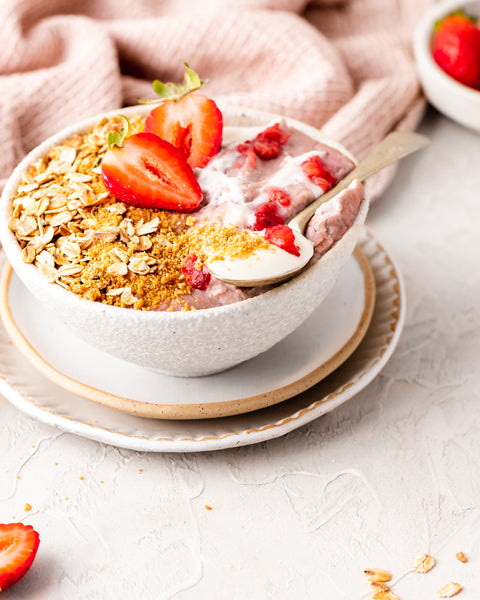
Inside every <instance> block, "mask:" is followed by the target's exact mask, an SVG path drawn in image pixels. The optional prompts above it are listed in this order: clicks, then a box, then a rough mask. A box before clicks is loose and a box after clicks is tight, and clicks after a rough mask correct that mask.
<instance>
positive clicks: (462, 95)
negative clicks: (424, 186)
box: [414, 0, 480, 131]
mask: <svg viewBox="0 0 480 600" xmlns="http://www.w3.org/2000/svg"><path fill="white" fill-rule="evenodd" d="M458 9H464V10H465V12H467V13H468V14H471V15H474V16H477V17H479V20H480V0H475V1H472V0H470V1H468V0H467V1H464V2H459V0H446V1H444V2H440V3H438V4H435V5H434V6H433V8H431V9H430V10H429V11H427V12H426V13H425V15H424V16H423V17H422V19H421V20H420V21H419V23H418V25H417V27H416V30H415V36H414V52H415V61H416V65H417V71H418V76H419V78H420V81H421V82H422V85H423V89H424V91H425V95H426V96H427V98H428V100H429V101H430V103H431V104H432V105H433V106H435V108H437V109H438V110H439V111H440V112H442V113H443V114H444V115H446V116H447V117H450V118H451V119H453V120H454V121H456V122H457V123H460V124H461V125H465V126H466V127H470V128H472V129H475V130H477V131H480V91H478V90H474V89H472V88H470V87H468V86H466V85H463V84H462V83H459V82H458V81H456V80H455V79H453V77H450V75H447V73H445V71H443V70H442V69H441V68H440V67H439V66H438V65H437V63H436V62H435V61H434V60H433V57H432V53H431V43H432V38H433V28H434V25H435V21H437V20H438V19H442V18H443V17H445V16H446V15H448V14H449V13H451V12H452V11H454V10H458Z"/></svg>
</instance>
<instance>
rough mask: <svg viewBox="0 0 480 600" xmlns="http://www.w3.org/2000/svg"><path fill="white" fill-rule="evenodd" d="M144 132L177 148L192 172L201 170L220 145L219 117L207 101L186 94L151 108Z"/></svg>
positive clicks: (207, 99) (221, 125)
mask: <svg viewBox="0 0 480 600" xmlns="http://www.w3.org/2000/svg"><path fill="white" fill-rule="evenodd" d="M145 131H146V132H148V133H154V134H156V135H158V136H159V137H161V138H162V139H164V140H166V141H167V142H170V143H171V144H173V145H174V146H175V147H176V148H178V150H180V152H182V154H183V155H184V156H185V158H186V160H187V162H188V164H189V165H190V166H191V167H192V169H195V168H203V167H205V166H206V165H207V163H208V162H209V161H210V159H211V158H212V157H213V156H215V154H217V152H218V151H219V150H220V147H221V145H222V132H223V116H222V113H221V112H220V110H219V108H218V107H217V105H216V104H215V102H214V101H213V100H211V99H210V98H207V97H206V96H202V95H201V94H189V95H187V96H183V97H182V98H180V99H179V100H171V101H168V102H163V103H162V104H160V106H158V107H157V108H154V109H153V110H152V111H151V112H150V114H149V115H148V117H147V119H146V121H145Z"/></svg>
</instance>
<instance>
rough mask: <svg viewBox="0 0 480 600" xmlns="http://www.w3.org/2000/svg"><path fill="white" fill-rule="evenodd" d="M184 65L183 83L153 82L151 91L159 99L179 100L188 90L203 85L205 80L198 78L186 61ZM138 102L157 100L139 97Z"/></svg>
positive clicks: (192, 90)
mask: <svg viewBox="0 0 480 600" xmlns="http://www.w3.org/2000/svg"><path fill="white" fill-rule="evenodd" d="M183 64H184V65H185V74H184V76H183V83H172V82H169V83H163V82H162V81H159V80H158V79H155V81H154V82H153V91H154V92H155V93H156V94H157V96H160V99H161V100H163V101H165V100H180V98H183V97H184V96H186V95H187V94H190V92H195V91H196V90H199V89H200V88H201V87H202V86H204V85H205V84H206V83H207V82H206V81H203V80H202V79H200V77H199V76H198V74H197V73H195V71H194V70H193V69H191V68H190V67H189V66H188V64H187V63H183ZM138 102H139V103H140V104H154V103H158V102H159V100H158V98H157V99H154V100H148V99H145V98H139V99H138Z"/></svg>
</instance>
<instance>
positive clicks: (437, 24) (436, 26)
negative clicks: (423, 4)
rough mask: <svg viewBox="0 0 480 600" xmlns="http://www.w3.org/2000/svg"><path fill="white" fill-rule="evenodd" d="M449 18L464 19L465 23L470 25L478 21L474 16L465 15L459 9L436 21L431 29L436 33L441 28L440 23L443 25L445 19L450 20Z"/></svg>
mask: <svg viewBox="0 0 480 600" xmlns="http://www.w3.org/2000/svg"><path fill="white" fill-rule="evenodd" d="M451 17H463V18H464V19H466V20H467V21H470V22H471V23H476V22H477V21H478V19H477V17H475V16H474V15H467V14H466V13H465V11H464V10H462V9H460V10H454V11H452V12H450V13H448V15H446V16H445V17H443V18H441V19H437V20H436V21H435V23H434V25H433V29H434V31H438V30H439V28H440V27H441V25H442V23H445V21H447V19H450V18H451Z"/></svg>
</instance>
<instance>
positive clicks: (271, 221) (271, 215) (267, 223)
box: [248, 202, 285, 231]
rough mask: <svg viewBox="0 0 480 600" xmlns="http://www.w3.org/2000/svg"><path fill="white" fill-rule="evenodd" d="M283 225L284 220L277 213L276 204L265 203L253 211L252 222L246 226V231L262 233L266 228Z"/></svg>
mask: <svg viewBox="0 0 480 600" xmlns="http://www.w3.org/2000/svg"><path fill="white" fill-rule="evenodd" d="M284 223H285V220H284V218H283V217H282V216H281V215H280V214H279V213H278V204H277V203H276V202H265V203H264V204H260V205H259V206H257V208H256V209H255V212H254V213H253V221H252V222H251V224H250V225H249V226H248V229H252V230H253V231H262V230H263V229H267V227H273V226H274V225H283V224H284Z"/></svg>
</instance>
